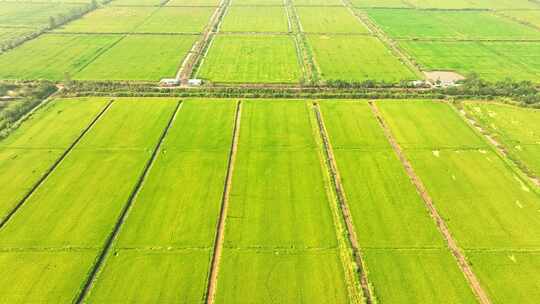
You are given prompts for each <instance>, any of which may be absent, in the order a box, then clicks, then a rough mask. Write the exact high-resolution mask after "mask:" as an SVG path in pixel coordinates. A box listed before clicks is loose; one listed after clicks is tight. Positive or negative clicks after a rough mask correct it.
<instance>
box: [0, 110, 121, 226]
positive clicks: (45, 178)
mask: <svg viewBox="0 0 540 304" xmlns="http://www.w3.org/2000/svg"><path fill="white" fill-rule="evenodd" d="M113 102H114V100H111V101H109V103H108V104H107V105H106V106H105V107H104V108H103V109H102V110H101V111H100V112H99V113H98V114H97V115H96V117H94V119H93V120H92V121H91V122H90V124H89V125H88V126H87V127H86V128H85V129H84V130H83V131H82V132H81V134H79V136H78V137H77V138H76V139H75V141H74V142H73V143H72V144H71V145H70V146H69V147H68V148H67V149H66V150H65V151H64V153H62V155H60V157H59V158H58V159H57V160H56V161H55V162H54V163H53V164H52V166H51V167H50V168H49V169H48V170H47V171H46V172H45V174H43V176H41V178H40V179H39V180H38V181H37V182H36V183H35V184H34V185H33V186H32V188H30V190H29V191H28V192H27V193H26V194H25V195H24V197H23V198H22V199H21V200H20V201H19V202H18V203H17V204H16V205H15V207H13V209H11V211H9V213H8V214H7V215H6V216H5V217H4V218H3V219H2V220H1V221H0V229H2V228H4V227H5V226H6V225H7V223H8V222H9V220H10V219H11V218H12V217H13V216H14V215H15V214H16V213H17V211H19V209H20V208H21V207H22V206H23V205H24V204H25V203H26V201H28V199H29V198H30V197H31V196H32V194H34V192H36V190H37V189H38V188H39V187H40V186H41V185H42V184H43V183H44V182H45V181H46V180H47V178H48V177H49V176H50V175H51V174H52V173H53V172H54V170H55V169H56V168H57V167H58V166H59V165H60V164H61V163H62V161H63V160H64V159H65V158H66V157H67V156H68V154H69V153H70V152H71V151H72V150H73V148H75V146H76V145H77V144H78V143H79V142H80V141H81V139H82V138H83V137H84V135H85V134H86V133H88V131H90V129H92V127H93V126H94V125H95V124H96V123H97V122H98V121H99V119H100V118H101V117H102V116H103V115H104V114H105V112H107V110H108V109H109V108H110V107H111V105H112V103H113Z"/></svg>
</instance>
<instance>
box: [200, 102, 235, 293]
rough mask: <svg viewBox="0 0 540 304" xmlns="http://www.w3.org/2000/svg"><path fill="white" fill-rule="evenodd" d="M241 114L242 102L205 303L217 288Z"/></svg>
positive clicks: (231, 151)
mask: <svg viewBox="0 0 540 304" xmlns="http://www.w3.org/2000/svg"><path fill="white" fill-rule="evenodd" d="M241 116H242V102H241V101H238V103H237V104H236V114H235V118H234V128H233V135H232V142H231V150H230V152H229V161H228V165H227V174H226V177H225V184H224V186H223V195H222V197H221V210H220V212H219V219H218V226H217V230H216V237H215V239H214V253H213V255H212V263H211V264H210V276H209V279H208V286H207V289H206V301H205V303H206V304H213V303H214V298H215V294H216V290H217V282H218V274H219V265H220V261H221V251H222V249H223V241H224V239H225V221H226V219H227V210H228V208H229V195H230V193H231V187H232V178H233V172H234V163H235V162H236V152H237V147H238V138H239V133H240V119H241Z"/></svg>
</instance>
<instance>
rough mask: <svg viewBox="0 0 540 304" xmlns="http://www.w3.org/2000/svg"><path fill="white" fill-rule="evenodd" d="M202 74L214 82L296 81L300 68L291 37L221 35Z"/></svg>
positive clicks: (205, 63) (207, 55)
mask: <svg viewBox="0 0 540 304" xmlns="http://www.w3.org/2000/svg"><path fill="white" fill-rule="evenodd" d="M240 54H242V56H239V55H240ZM198 76H199V77H200V78H202V79H208V80H209V81H212V82H237V83H238V82H239V83H250V82H251V83H257V82H268V83H295V82H298V81H299V79H300V67H299V63H298V59H297V54H296V50H295V46H294V41H293V39H292V38H290V37H289V36H281V35H280V36H278V35H275V36H270V35H258V36H257V35H251V36H246V35H218V36H217V37H216V38H215V39H214V41H213V43H212V46H211V48H210V50H209V51H208V54H206V56H205V58H204V61H203V63H202V66H201V68H200V70H199V74H198Z"/></svg>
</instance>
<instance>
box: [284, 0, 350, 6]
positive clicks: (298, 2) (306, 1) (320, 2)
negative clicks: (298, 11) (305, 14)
mask: <svg viewBox="0 0 540 304" xmlns="http://www.w3.org/2000/svg"><path fill="white" fill-rule="evenodd" d="M292 3H293V4H294V5H295V6H334V5H335V6H342V5H343V2H341V0H292Z"/></svg>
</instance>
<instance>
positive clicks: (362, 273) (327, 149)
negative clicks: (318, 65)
mask: <svg viewBox="0 0 540 304" xmlns="http://www.w3.org/2000/svg"><path fill="white" fill-rule="evenodd" d="M313 110H314V111H315V118H316V119H317V125H318V127H319V134H320V136H321V139H322V143H323V150H324V154H325V158H326V164H327V167H328V170H329V173H330V177H331V180H332V183H333V186H334V189H335V191H336V195H337V199H338V203H339V207H340V210H341V215H342V217H343V220H344V221H345V226H346V228H347V238H348V239H349V242H350V244H351V247H352V251H353V258H354V261H355V264H356V267H357V268H358V275H359V279H360V287H361V288H362V293H363V295H364V299H365V301H366V304H373V303H374V300H373V295H372V292H371V288H370V284H369V280H368V276H367V271H366V267H365V263H364V259H363V254H362V249H361V247H360V244H359V242H358V236H357V235H356V231H355V229H354V224H353V222H352V216H351V211H350V209H349V204H348V202H347V197H346V196H345V191H344V190H343V185H342V183H341V176H340V174H339V171H338V168H337V163H336V160H335V157H334V152H333V150H332V145H331V143H330V140H329V138H328V132H327V130H326V126H325V124H324V119H323V116H322V113H321V110H320V108H319V104H318V103H313Z"/></svg>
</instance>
